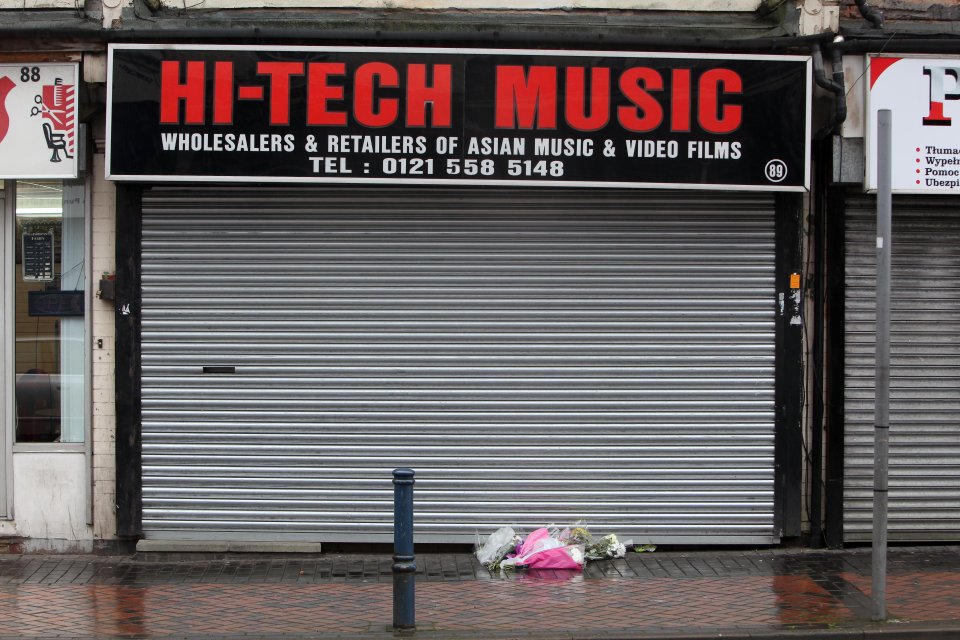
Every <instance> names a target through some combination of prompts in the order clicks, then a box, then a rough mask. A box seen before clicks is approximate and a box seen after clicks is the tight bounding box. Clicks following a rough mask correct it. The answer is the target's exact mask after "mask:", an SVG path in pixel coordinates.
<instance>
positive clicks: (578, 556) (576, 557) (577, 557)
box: [567, 546, 583, 564]
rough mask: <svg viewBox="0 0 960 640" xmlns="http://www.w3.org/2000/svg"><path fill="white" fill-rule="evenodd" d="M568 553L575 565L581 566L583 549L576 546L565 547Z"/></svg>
mask: <svg viewBox="0 0 960 640" xmlns="http://www.w3.org/2000/svg"><path fill="white" fill-rule="evenodd" d="M567 549H568V550H569V551H570V557H571V558H573V561H574V562H576V563H577V564H583V549H581V548H580V547H577V546H573V547H567Z"/></svg>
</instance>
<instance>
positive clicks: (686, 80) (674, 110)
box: [670, 69, 693, 133]
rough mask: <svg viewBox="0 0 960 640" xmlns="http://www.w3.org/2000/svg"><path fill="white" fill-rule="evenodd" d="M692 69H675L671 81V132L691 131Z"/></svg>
mask: <svg viewBox="0 0 960 640" xmlns="http://www.w3.org/2000/svg"><path fill="white" fill-rule="evenodd" d="M692 103H693V99H692V97H691V96H690V69H674V70H673V73H672V74H671V81H670V130H671V131H676V132H678V133H679V132H685V131H690V112H691V111H692V109H691V105H692Z"/></svg>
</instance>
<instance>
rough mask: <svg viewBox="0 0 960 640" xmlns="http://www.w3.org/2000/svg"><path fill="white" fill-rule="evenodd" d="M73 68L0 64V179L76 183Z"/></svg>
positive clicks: (25, 63)
mask: <svg viewBox="0 0 960 640" xmlns="http://www.w3.org/2000/svg"><path fill="white" fill-rule="evenodd" d="M77 69H78V66H77V65H76V64H44V63H34V62H24V63H18V64H0V178H76V177H77V149H78V146H79V141H78V139H77V76H78V73H77Z"/></svg>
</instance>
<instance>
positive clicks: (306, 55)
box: [107, 45, 811, 191]
mask: <svg viewBox="0 0 960 640" xmlns="http://www.w3.org/2000/svg"><path fill="white" fill-rule="evenodd" d="M109 69H110V73H109V103H108V109H109V114H108V127H109V129H108V135H107V139H108V151H107V177H108V178H111V179H114V180H138V181H144V180H148V181H170V182H172V181H205V182H214V181H226V182H231V181H233V182H238V181H243V182H249V181H256V182H314V183H381V184H383V183H388V184H398V183H416V184H480V183H483V184H500V185H566V186H592V187H644V188H658V187H664V188H695V189H696V188H711V189H718V188H719V189H724V188H726V189H748V190H773V191H803V190H805V189H807V188H808V186H809V154H810V133H809V127H810V89H811V82H810V79H811V76H810V60H809V58H807V57H800V56H740V55H709V54H633V53H624V52H583V51H515V50H469V49H458V50H452V49H400V48H389V49H388V48H370V49H360V48H355V49H344V48H323V47H306V48H305V47H277V48H260V47H246V46H235V47H217V46H199V45H198V46H157V45H149V46H148V45H114V46H111V47H110V64H109Z"/></svg>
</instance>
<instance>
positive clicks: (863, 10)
mask: <svg viewBox="0 0 960 640" xmlns="http://www.w3.org/2000/svg"><path fill="white" fill-rule="evenodd" d="M854 2H856V4H857V9H859V10H860V15H861V16H863V17H864V18H865V19H866V20H869V21H870V24H872V25H873V26H875V27H876V28H877V29H883V11H880V10H879V9H877V8H875V7H870V6H867V0H854Z"/></svg>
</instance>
